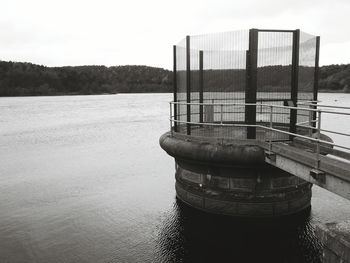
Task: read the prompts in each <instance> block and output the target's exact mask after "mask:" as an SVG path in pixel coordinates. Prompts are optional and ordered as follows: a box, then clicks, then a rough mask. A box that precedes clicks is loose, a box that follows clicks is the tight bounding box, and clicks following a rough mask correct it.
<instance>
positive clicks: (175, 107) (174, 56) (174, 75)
mask: <svg viewBox="0 0 350 263" xmlns="http://www.w3.org/2000/svg"><path fill="white" fill-rule="evenodd" d="M173 92H174V102H177V78H176V46H175V45H174V46H173ZM177 107H178V105H177V104H174V120H177ZM174 131H175V132H176V131H177V122H176V121H175V122H174Z"/></svg>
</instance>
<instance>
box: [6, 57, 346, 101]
mask: <svg viewBox="0 0 350 263" xmlns="http://www.w3.org/2000/svg"><path fill="white" fill-rule="evenodd" d="M259 70H261V71H262V72H264V74H270V76H272V78H269V79H268V80H267V81H269V82H267V83H264V79H262V80H260V81H261V82H260V85H262V86H263V89H264V90H265V91H268V90H270V89H271V90H273V89H276V88H275V87H276V86H279V87H281V88H280V90H281V91H283V90H285V89H286V88H288V87H287V86H286V85H285V84H284V87H283V85H282V84H281V83H284V82H285V79H286V76H287V74H289V70H290V69H289V67H288V66H269V67H264V68H261V69H259ZM299 71H300V72H302V73H303V74H300V75H302V76H306V77H305V80H307V79H310V74H311V76H312V74H313V68H307V67H300V69H299ZM172 74H173V73H172V71H170V70H166V69H162V68H156V67H149V66H137V65H130V66H112V67H106V66H75V67H71V66H65V67H46V66H42V65H36V64H32V63H24V62H6V61H0V97H11V96H59V95H98V94H117V93H170V92H172V80H173V77H172ZM195 74H196V73H194V78H196V76H195ZM206 74H207V75H208V76H209V79H210V84H209V85H212V86H213V87H214V86H216V87H217V86H218V85H220V86H222V87H224V88H223V91H224V90H225V91H227V90H229V89H230V88H231V86H232V83H231V82H230V81H231V80H232V76H235V77H236V78H244V77H245V76H244V74H245V72H244V70H220V71H218V70H209V71H207V72H206ZM232 74H233V75H232ZM210 75H211V76H210ZM271 79H272V80H273V81H272V82H271ZM300 82H301V85H299V86H300V87H302V88H301V89H302V90H303V89H306V90H310V88H311V87H310V85H311V84H308V83H306V81H305V82H303V79H300ZM241 84H242V83H241ZM209 89H210V87H209ZM238 89H242V90H244V87H243V86H242V87H238ZM275 91H276V90H275ZM319 92H328V93H350V64H342V65H329V66H322V67H320V71H319Z"/></svg>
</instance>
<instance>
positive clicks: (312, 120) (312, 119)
mask: <svg viewBox="0 0 350 263" xmlns="http://www.w3.org/2000/svg"><path fill="white" fill-rule="evenodd" d="M176 105H202V106H204V105H211V106H220V111H216V112H215V113H220V121H219V123H215V122H193V121H190V122H188V121H182V120H176V119H175V118H174V116H173V113H172V112H173V111H172V108H173V106H176ZM302 105H306V104H302ZM307 105H308V106H310V107H309V108H304V107H293V106H282V105H273V104H260V103H235V102H234V103H215V102H211V103H207V102H203V103H199V102H190V103H188V102H173V101H172V102H170V118H169V120H170V130H171V132H173V129H172V127H173V124H174V123H183V124H192V125H202V126H219V127H256V128H261V129H265V130H269V131H273V132H278V133H282V134H286V135H290V136H293V137H298V138H302V139H306V140H309V141H311V142H315V143H316V152H315V153H316V160H315V168H316V169H318V168H319V163H320V148H321V144H322V145H328V146H329V147H330V149H332V147H337V148H340V149H344V150H346V151H350V147H347V146H344V145H340V144H336V143H334V142H329V141H326V140H322V139H321V132H322V131H323V132H329V133H333V134H337V135H341V136H350V134H348V133H343V132H338V131H331V130H328V129H322V128H321V116H322V113H330V114H338V115H350V113H345V112H338V111H329V110H323V109H320V108H316V107H317V106H318V105H317V104H307ZM224 106H237V107H242V106H244V107H245V106H257V107H258V106H259V107H268V108H269V111H264V112H263V114H269V118H268V120H267V121H266V122H267V123H269V125H266V126H264V125H261V124H246V123H224V121H223V114H224V113H225V111H224V110H223V109H224ZM328 106H329V105H328ZM274 108H278V109H288V110H299V111H307V112H309V120H308V121H304V122H300V123H298V124H297V126H298V127H303V128H307V129H309V136H306V135H302V134H298V133H292V132H290V131H285V130H282V129H276V128H274V127H273V115H274V114H275V115H276V114H280V112H276V111H274ZM329 108H330V107H329ZM334 108H336V109H339V108H341V107H339V106H338V107H337V106H335V107H334ZM344 108H346V107H344ZM349 109H350V107H349ZM233 113H235V112H233ZM315 114H316V115H315ZM313 115H314V116H313ZM303 116H307V115H303ZM302 124H309V126H307V125H302ZM313 124H316V125H315V126H316V127H314V126H312V125H313ZM313 131H314V133H312V132H313ZM313 136H316V137H313ZM221 137H222V139H223V131H221ZM218 138H220V136H219V137H218ZM267 140H268V143H269V149H270V150H271V149H272V144H273V142H272V136H270V137H269V138H268V139H267ZM337 151H340V150H337ZM347 153H348V152H347ZM335 155H336V154H335Z"/></svg>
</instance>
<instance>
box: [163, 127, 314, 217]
mask: <svg viewBox="0 0 350 263" xmlns="http://www.w3.org/2000/svg"><path fill="white" fill-rule="evenodd" d="M174 135H175V134H174ZM159 143H160V145H161V147H162V148H163V149H164V150H165V151H166V152H167V153H168V154H169V155H171V156H173V157H174V158H175V161H176V164H177V169H176V194H177V197H178V198H179V199H180V200H181V201H183V202H185V203H187V204H189V205H191V206H193V207H195V208H197V209H201V210H204V211H206V212H210V213H217V214H224V215H231V216H239V217H279V216H285V215H291V214H296V213H299V212H301V211H303V210H305V209H308V208H309V207H310V202H311V186H312V184H310V183H308V182H305V181H304V180H302V179H300V178H298V177H295V176H293V174H290V173H287V172H285V171H283V170H281V169H279V168H276V167H273V166H272V165H269V164H267V163H266V162H265V150H264V148H263V147H261V146H260V145H259V144H260V142H259V141H257V140H230V141H224V140H222V141H207V140H196V139H194V138H188V137H181V136H180V137H178V136H177V134H176V136H173V135H171V133H170V132H168V133H166V134H164V135H163V136H162V137H161V138H160V139H159Z"/></svg>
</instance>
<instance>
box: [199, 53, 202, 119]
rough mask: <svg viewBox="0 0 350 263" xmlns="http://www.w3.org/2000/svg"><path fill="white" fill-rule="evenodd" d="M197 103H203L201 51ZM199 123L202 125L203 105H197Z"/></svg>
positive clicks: (200, 55)
mask: <svg viewBox="0 0 350 263" xmlns="http://www.w3.org/2000/svg"><path fill="white" fill-rule="evenodd" d="M199 103H203V50H200V51H199ZM199 122H200V123H203V104H199Z"/></svg>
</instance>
